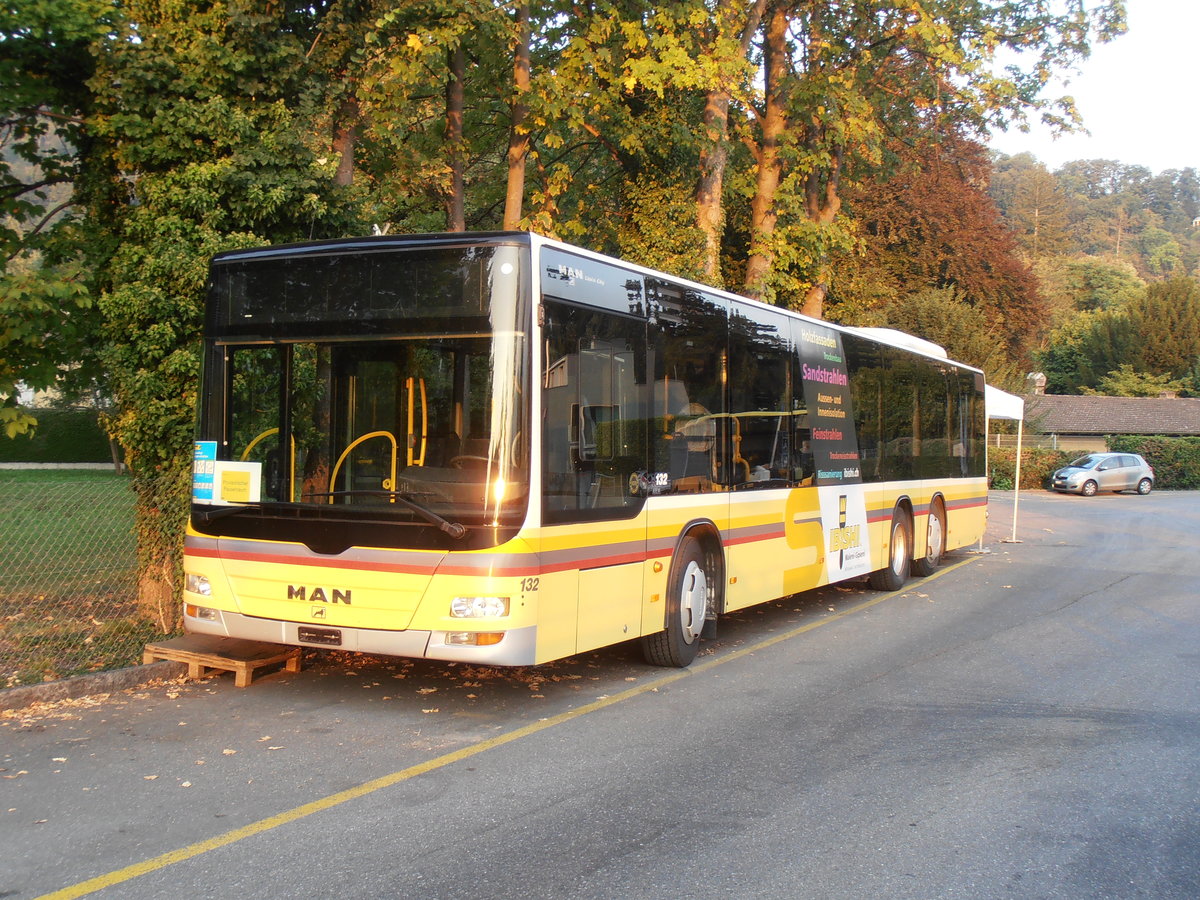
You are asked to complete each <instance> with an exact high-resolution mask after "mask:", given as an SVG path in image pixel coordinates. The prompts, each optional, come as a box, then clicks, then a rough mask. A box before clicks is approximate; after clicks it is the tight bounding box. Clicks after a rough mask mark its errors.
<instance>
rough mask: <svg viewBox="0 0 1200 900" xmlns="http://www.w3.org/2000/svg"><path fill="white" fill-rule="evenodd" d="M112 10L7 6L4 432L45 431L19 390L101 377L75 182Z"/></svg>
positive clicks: (70, 2) (1, 122)
mask: <svg viewBox="0 0 1200 900" xmlns="http://www.w3.org/2000/svg"><path fill="white" fill-rule="evenodd" d="M111 20H112V14H111V9H110V8H109V7H108V6H107V5H106V4H104V3H102V2H84V0H40V2H34V0H14V2H11V3H7V4H5V5H4V6H3V7H2V8H0V49H2V52H0V98H2V99H0V396H2V397H4V398H5V400H4V401H3V403H2V404H0V429H2V430H3V432H4V434H6V435H7V436H8V437H10V438H11V437H13V436H15V435H17V434H21V433H24V432H27V431H28V430H29V429H30V428H32V427H33V426H34V425H35V419H34V417H33V416H31V415H29V413H28V412H26V411H24V410H21V409H20V408H18V406H17V403H16V395H17V385H18V383H23V384H24V385H25V386H27V387H30V388H35V389H45V388H51V387H68V388H70V387H73V386H78V385H80V384H86V383H88V382H90V381H92V380H94V379H95V378H96V377H98V373H97V370H96V368H95V366H94V365H92V363H93V361H94V357H93V355H92V352H91V351H92V348H93V345H94V340H93V338H94V331H95V329H96V328H97V327H98V317H97V315H96V311H95V304H94V296H93V291H92V287H91V283H90V282H91V277H90V276H91V271H90V268H89V267H88V265H87V264H86V261H85V259H84V252H83V243H84V238H83V236H82V235H81V233H80V230H79V228H78V217H79V208H78V207H77V206H76V205H75V204H74V203H73V198H72V190H71V185H72V183H73V182H74V181H75V180H76V179H78V178H79V177H81V174H82V172H81V157H80V154H79V152H78V150H79V149H80V148H82V147H84V146H85V145H86V143H87V136H86V133H85V130H84V127H83V125H84V117H85V116H86V115H87V114H88V111H89V100H90V95H89V92H88V91H87V89H86V87H85V84H86V82H87V79H88V78H89V77H90V76H91V74H92V69H93V59H92V55H91V53H90V47H91V46H92V45H93V44H94V43H95V42H96V41H97V40H98V39H100V38H101V36H102V35H104V34H105V33H106V30H107V29H108V27H109V25H110V23H111Z"/></svg>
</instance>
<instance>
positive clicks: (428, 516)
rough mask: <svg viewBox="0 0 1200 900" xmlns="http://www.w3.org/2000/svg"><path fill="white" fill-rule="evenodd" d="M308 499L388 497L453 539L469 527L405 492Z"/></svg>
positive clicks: (352, 493)
mask: <svg viewBox="0 0 1200 900" xmlns="http://www.w3.org/2000/svg"><path fill="white" fill-rule="evenodd" d="M304 496H305V497H306V498H307V497H386V498H387V499H389V500H393V501H399V502H400V503H401V504H403V505H404V506H406V507H408V508H409V509H411V510H412V511H413V512H415V513H416V514H417V515H418V516H420V517H421V518H422V519H424V520H425V521H426V522H429V523H431V524H433V525H436V526H437V527H438V528H439V529H440V530H442V531H444V532H446V534H448V535H450V537H452V538H456V539H457V538H462V537H465V536H466V534H467V526H466V525H463V524H462V523H461V522H451V521H450V520H449V519H444V518H442V517H441V516H439V515H438V514H437V513H435V512H434V511H433V510H432V509H430V508H429V507H427V506H422V505H421V504H420V503H418V502H417V501H415V500H413V499H412V497H411V496H410V495H409V494H408V493H406V492H405V491H328V492H324V493H312V494H305V495H304Z"/></svg>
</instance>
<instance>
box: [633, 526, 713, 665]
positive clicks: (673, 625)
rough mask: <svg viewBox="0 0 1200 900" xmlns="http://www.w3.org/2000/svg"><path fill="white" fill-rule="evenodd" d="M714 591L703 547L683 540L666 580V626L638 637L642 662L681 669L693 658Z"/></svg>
mask: <svg viewBox="0 0 1200 900" xmlns="http://www.w3.org/2000/svg"><path fill="white" fill-rule="evenodd" d="M716 588H717V580H716V574H715V573H714V572H712V571H711V565H710V563H709V561H708V555H707V554H706V553H705V552H704V547H703V546H702V545H701V543H700V542H699V541H698V540H696V539H695V538H694V537H685V538H684V539H683V542H682V543H681V544H680V546H679V552H678V553H677V554H676V555H675V561H674V562H673V563H672V564H671V575H670V578H668V580H667V621H666V626H667V627H666V629H665V630H664V631H660V632H658V633H657V634H648V635H646V636H645V637H643V638H642V655H643V656H644V657H645V658H646V662H648V663H650V665H652V666H674V667H676V668H684V667H686V666H688V665H689V664H690V663H691V662H692V660H693V659H695V658H696V651H697V650H699V649H700V634H701V632H702V631H703V630H704V621H705V618H706V617H707V615H708V609H709V607H710V605H711V603H712V601H713V599H714V598H715V593H716Z"/></svg>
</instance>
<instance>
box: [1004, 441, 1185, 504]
mask: <svg viewBox="0 0 1200 900" xmlns="http://www.w3.org/2000/svg"><path fill="white" fill-rule="evenodd" d="M1105 442H1106V444H1107V446H1108V449H1109V450H1112V451H1114V452H1117V453H1140V454H1141V455H1142V456H1144V457H1145V458H1146V462H1148V463H1150V465H1151V466H1152V467H1153V468H1154V486H1155V488H1157V489H1162V490H1169V491H1189V490H1198V489H1200V438H1194V437H1185V438H1170V437H1143V436H1140V435H1109V436H1108V437H1107V438H1106V439H1105ZM1082 455H1083V454H1082V453H1081V452H1080V451H1078V450H1073V451H1064V450H1038V449H1027V448H1022V450H1021V490H1023V491H1028V490H1036V489H1037V488H1048V487H1049V486H1050V476H1051V475H1053V474H1054V470H1055V469H1058V468H1061V467H1062V466H1064V465H1066V464H1067V463H1069V462H1070V461H1071V460H1072V459H1075V458H1076V457H1078V456H1082ZM1016 456H1017V452H1016V450H1015V449H1013V448H1008V447H1004V448H995V447H993V448H989V450H988V475H989V478H990V484H991V487H992V488H994V489H996V490H1009V491H1010V490H1012V486H1013V463H1014V461H1015V460H1016Z"/></svg>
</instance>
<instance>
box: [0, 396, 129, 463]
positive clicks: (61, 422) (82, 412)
mask: <svg viewBox="0 0 1200 900" xmlns="http://www.w3.org/2000/svg"><path fill="white" fill-rule="evenodd" d="M34 415H35V416H36V417H37V428H36V429H34V431H33V433H32V434H31V435H18V436H17V437H15V438H9V437H5V436H3V435H0V462H42V463H92V462H97V463H103V462H106V463H111V462H112V451H111V450H110V449H109V444H108V435H107V434H105V433H104V429H102V428H101V427H100V423H99V420H98V419H99V417H98V413H97V412H96V410H94V409H39V410H37V411H36V412H35V413H34Z"/></svg>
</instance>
